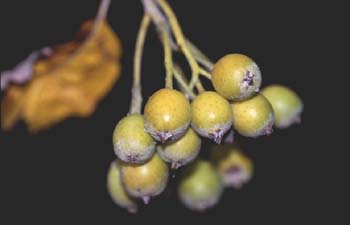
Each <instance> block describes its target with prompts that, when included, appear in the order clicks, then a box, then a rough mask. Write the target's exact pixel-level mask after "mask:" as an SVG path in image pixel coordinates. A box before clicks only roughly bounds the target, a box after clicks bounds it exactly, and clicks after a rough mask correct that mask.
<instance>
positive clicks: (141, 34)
mask: <svg viewBox="0 0 350 225" xmlns="http://www.w3.org/2000/svg"><path fill="white" fill-rule="evenodd" d="M150 21H151V20H150V17H149V15H148V14H146V13H145V14H144V15H143V17H142V21H141V25H140V28H139V31H138V33H137V38H136V46H135V53H134V74H133V78H134V81H133V86H132V90H131V95H132V97H131V104H130V110H129V113H130V114H133V113H141V106H142V93H141V61H142V53H143V45H144V43H145V38H146V33H147V30H148V27H149V24H150Z"/></svg>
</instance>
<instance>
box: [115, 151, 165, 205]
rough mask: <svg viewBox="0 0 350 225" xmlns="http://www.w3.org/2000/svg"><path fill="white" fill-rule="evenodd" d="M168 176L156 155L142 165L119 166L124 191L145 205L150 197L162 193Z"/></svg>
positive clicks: (128, 164)
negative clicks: (139, 199)
mask: <svg viewBox="0 0 350 225" xmlns="http://www.w3.org/2000/svg"><path fill="white" fill-rule="evenodd" d="M168 176H169V169H168V166H167V165H166V163H165V162H164V161H163V160H162V159H161V158H160V157H159V156H158V154H154V155H153V157H152V158H151V159H150V160H149V161H147V162H146V163H143V164H130V163H124V162H123V163H122V164H121V178H122V182H123V184H124V187H125V190H126V191H127V193H128V194H129V195H130V196H132V197H136V198H141V199H142V200H143V201H144V203H145V204H147V203H148V202H149V200H150V198H151V197H153V196H156V195H159V194H160V193H162V192H163V190H164V189H165V187H166V184H167V182H168Z"/></svg>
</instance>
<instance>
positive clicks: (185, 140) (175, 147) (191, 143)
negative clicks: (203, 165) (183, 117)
mask: <svg viewBox="0 0 350 225" xmlns="http://www.w3.org/2000/svg"><path fill="white" fill-rule="evenodd" d="M200 147H201V139H200V137H199V136H198V135H197V134H196V132H194V131H193V130H192V129H191V128H189V129H188V130H187V131H186V133H185V135H184V136H183V137H181V138H180V139H179V140H176V141H173V142H169V143H166V144H162V145H159V146H158V147H157V151H158V154H159V156H160V157H161V158H162V159H163V160H164V161H166V162H169V163H171V168H173V169H177V168H179V167H180V166H183V165H186V164H188V163H189V162H191V161H192V160H193V159H195V158H196V156H197V155H198V153H199V150H200Z"/></svg>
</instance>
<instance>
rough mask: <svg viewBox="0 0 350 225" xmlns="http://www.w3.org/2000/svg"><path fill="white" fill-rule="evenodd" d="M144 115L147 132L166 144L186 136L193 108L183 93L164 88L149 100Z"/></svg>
mask: <svg viewBox="0 0 350 225" xmlns="http://www.w3.org/2000/svg"><path fill="white" fill-rule="evenodd" d="M144 115H145V129H146V130H147V132H149V133H150V134H151V136H152V137H153V138H154V139H156V140H157V141H160V142H161V143H165V142H167V141H174V140H177V139H179V138H181V137H182V136H183V135H184V133H185V131H186V130H187V128H188V126H189V124H190V121H191V107H190V103H189V102H188V100H187V98H186V97H185V96H184V95H183V94H182V93H181V92H179V91H177V90H174V89H169V88H163V89H160V90H158V91H156V92H155V93H154V94H153V95H152V96H151V97H150V98H149V99H148V101H147V103H146V105H145V110H144Z"/></svg>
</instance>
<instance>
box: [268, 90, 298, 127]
mask: <svg viewBox="0 0 350 225" xmlns="http://www.w3.org/2000/svg"><path fill="white" fill-rule="evenodd" d="M261 94H262V95H264V96H265V97H266V98H267V99H268V100H269V102H270V103H271V105H272V108H273V111H274V113H275V126H276V127H277V128H281V129H283V128H287V127H289V126H290V125H292V124H293V123H299V122H300V114H301V113H302V111H303V102H302V101H301V99H300V98H299V96H298V95H297V94H296V93H295V92H294V91H293V90H291V89H289V88H288V87H285V86H282V85H270V86H268V87H266V88H264V89H263V90H262V92H261Z"/></svg>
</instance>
